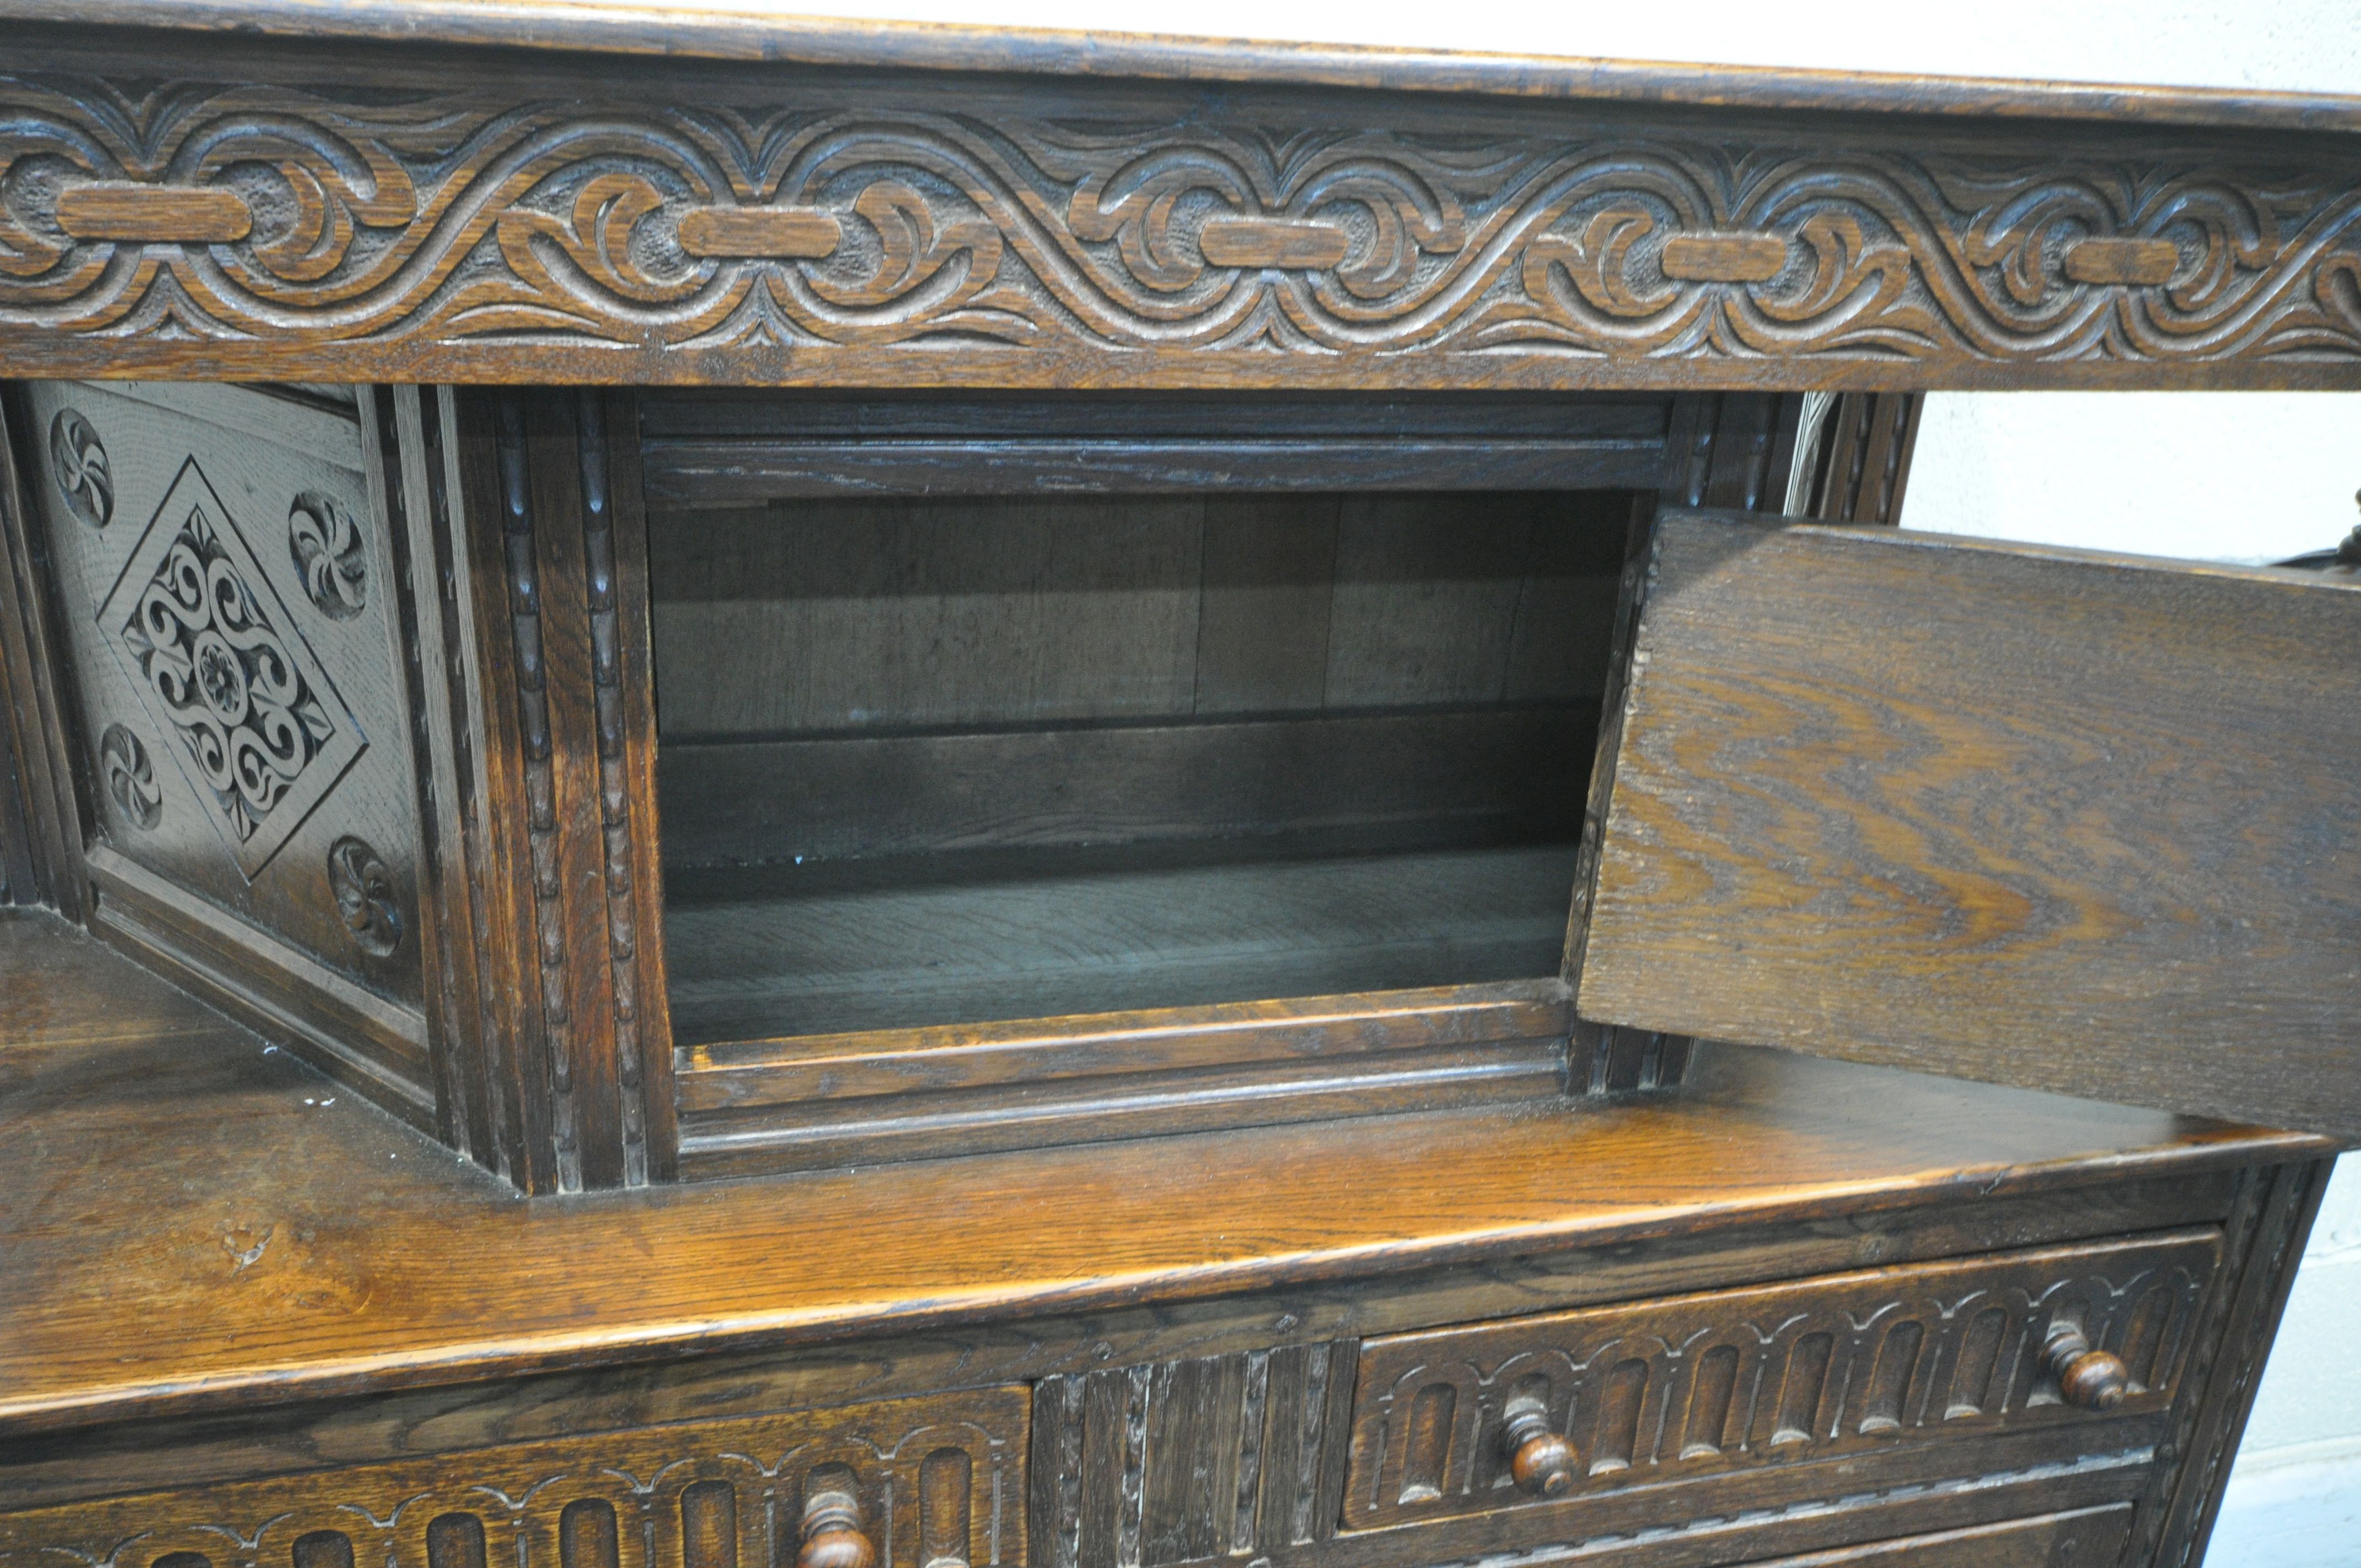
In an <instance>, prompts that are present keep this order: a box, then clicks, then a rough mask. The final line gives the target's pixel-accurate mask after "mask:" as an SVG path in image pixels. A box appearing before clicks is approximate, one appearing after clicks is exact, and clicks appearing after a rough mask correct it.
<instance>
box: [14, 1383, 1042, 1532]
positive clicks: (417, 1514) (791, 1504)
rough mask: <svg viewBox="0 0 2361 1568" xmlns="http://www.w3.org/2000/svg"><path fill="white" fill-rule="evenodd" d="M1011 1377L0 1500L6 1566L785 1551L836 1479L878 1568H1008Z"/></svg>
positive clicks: (1018, 1414)
mask: <svg viewBox="0 0 2361 1568" xmlns="http://www.w3.org/2000/svg"><path fill="white" fill-rule="evenodd" d="M1026 1426H1027V1408H1026V1396H1025V1390H1024V1389H1023V1388H1021V1387H1002V1388H992V1389H985V1390H982V1391H979V1392H974V1393H965V1394H953V1395H941V1396H935V1397H931V1398H918V1399H904V1400H896V1401H893V1402H889V1403H884V1404H875V1405H866V1406H860V1407H855V1408H852V1409H845V1410H833V1411H819V1412H815V1413H809V1414H805V1415H796V1416H772V1417H758V1418H753V1419H741V1420H724V1421H703V1422H691V1423H686V1424H684V1425H680V1426H669V1427H650V1428H645V1429H642V1430H640V1431H624V1432H611V1433H606V1434H602V1435H599V1436H596V1437H578V1438H568V1439H564V1440H561V1441H557V1442H538V1443H528V1444H518V1445H514V1446H510V1447H504V1448H493V1449H479V1450H477V1451H474V1452H472V1453H451V1454H440V1455H435V1456H433V1457H428V1458H420V1459H410V1460H404V1461H401V1462H399V1463H395V1464H371V1465H364V1466H358V1467H355V1468H351V1469H345V1470H334V1471H327V1472H322V1473H314V1474H310V1475H296V1476H289V1477H284V1478H280V1479H276V1480H267V1481H249V1482H241V1483H237V1484H235V1485H229V1486H214V1487H209V1488H205V1489H203V1490H200V1491H186V1492H162V1493H151V1494H148V1495H146V1496H141V1497H122V1498H116V1499H112V1500H108V1501H103V1502H88V1503H72V1504H67V1505H64V1506H61V1507H58V1508H34V1509H28V1510H26V1511H23V1512H19V1513H14V1514H5V1515H0V1564H5V1565H6V1568H66V1565H69V1564H77V1563H78V1564H82V1568H352V1565H354V1564H359V1565H360V1568H543V1565H544V1564H545V1565H548V1568H789V1565H790V1564H792V1563H795V1561H796V1552H797V1550H798V1547H799V1544H800V1539H801V1534H802V1530H803V1525H804V1513H805V1508H806V1507H807V1503H808V1502H809V1500H810V1499H811V1498H813V1497H817V1496H818V1495H819V1494H822V1493H825V1492H831V1491H834V1492H841V1493H843V1494H845V1495H847V1496H849V1497H851V1498H853V1499H854V1501H855V1503H856V1505H857V1528H858V1529H859V1530H860V1531H861V1533H862V1534H863V1535H865V1536H866V1537H867V1538H868V1539H869V1541H870V1543H871V1545H872V1547H873V1550H874V1552H875V1553H876V1555H875V1559H874V1561H875V1562H876V1563H877V1564H879V1568H993V1565H1004V1568H1021V1565H1022V1564H1023V1563H1024V1562H1025V1496H1024V1492H1025V1488H1024V1485H1023V1476H1022V1465H1023V1462H1024V1454H1025V1442H1026Z"/></svg>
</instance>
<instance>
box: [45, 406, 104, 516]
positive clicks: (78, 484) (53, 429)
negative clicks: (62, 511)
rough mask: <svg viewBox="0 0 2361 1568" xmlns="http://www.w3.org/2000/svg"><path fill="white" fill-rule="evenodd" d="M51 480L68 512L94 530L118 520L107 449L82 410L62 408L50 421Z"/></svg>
mask: <svg viewBox="0 0 2361 1568" xmlns="http://www.w3.org/2000/svg"><path fill="white" fill-rule="evenodd" d="M49 478H50V481H51V482H52V483H53V484H55V485H56V486H57V488H58V495H59V498H60V499H62V500H63V501H64V502H65V503H66V510H68V511H70V512H71V513H73V515H74V517H75V518H76V519H77V520H78V521H82V522H84V523H87V524H88V525H90V526H91V527H93V528H104V527H105V526H106V525H107V523H108V522H110V521H113V520H114V517H115V475H114V472H113V470H112V469H110V468H109V467H108V466H107V461H106V447H105V446H104V444H102V443H101V442H100V441H99V439H98V432H97V431H95V430H93V429H92V428H91V424H90V421H88V420H86V419H84V418H82V413H81V411H79V410H75V409H60V410H59V411H58V413H57V417H56V418H55V419H52V420H51V421H49Z"/></svg>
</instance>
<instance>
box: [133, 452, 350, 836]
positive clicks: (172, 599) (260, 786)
mask: <svg viewBox="0 0 2361 1568" xmlns="http://www.w3.org/2000/svg"><path fill="white" fill-rule="evenodd" d="M97 619H98V624H99V626H100V627H101V629H102V630H104V633H105V635H106V637H107V639H108V641H109V642H110V644H111V645H112V646H113V647H114V649H115V652H116V653H117V655H118V656H119V657H120V658H121V659H122V660H123V662H124V666H125V669H126V673H127V674H130V675H131V677H132V679H133V683H134V685H135V686H136V687H137V690H138V692H139V695H140V697H141V699H142V700H143V701H144V702H145V703H146V704H147V706H148V711H149V712H150V713H151V714H152V715H153V716H154V717H155V718H156V719H157V720H158V725H159V729H161V730H162V731H163V732H164V733H165V734H166V735H168V736H169V737H170V738H172V739H173V740H177V741H178V742H179V744H178V746H177V747H175V748H173V750H174V751H175V754H176V757H177V760H178V761H180V762H181V766H182V770H183V771H184V772H185V773H187V774H188V776H189V780H190V782H191V783H192V784H194V785H196V786H197V790H198V793H199V795H200V797H201V798H203V799H205V800H209V801H210V802H211V803H212V804H213V806H214V808H215V809H214V821H215V823H216V825H217V826H218V827H219V828H221V830H222V834H223V837H224V838H225V839H226V840H227V842H228V844H229V846H230V848H231V850H233V851H234V853H235V854H236V858H237V862H238V865H239V868H240V869H241V870H242V871H243V872H245V874H246V875H247V877H249V878H251V877H253V876H254V875H255V874H256V873H257V872H259V871H260V870H261V868H262V867H263V866H264V865H265V864H266V863H268V862H269V860H270V858H271V857H272V856H273V855H274V854H276V853H277V852H278V851H279V849H280V846H282V845H283V844H284V843H285V842H286V841H287V839H288V836H289V835H291V833H293V832H294V830H295V828H297V827H298V826H299V825H300V824H301V823H302V820H303V818H304V817H306V816H307V815H308V814H309V813H310V812H311V810H312V808H313V806H316V805H318V804H319V802H320V800H321V799H322V798H323V797H324V795H326V794H327V792H328V790H329V789H330V788H331V787H332V786H333V785H334V784H335V782H336V780H337V779H338V778H339V777H340V776H341V775H342V774H343V773H344V772H345V770H346V768H347V767H349V766H350V765H351V764H352V762H353V761H354V759H355V758H357V757H358V756H359V755H360V753H361V751H362V749H363V748H364V746H365V745H366V741H365V740H363V738H362V736H361V733H360V729H359V727H358V726H357V724H356V723H355V722H354V720H353V718H352V715H351V714H350V713H349V712H348V711H347V710H346V707H345V706H344V702H343V699H342V698H341V696H339V695H338V694H337V692H336V690H335V685H333V683H331V682H330V680H329V678H328V673H327V671H326V670H325V669H324V668H323V667H322V665H321V663H320V662H319V659H318V658H317V656H315V655H314V654H313V652H312V651H311V649H310V648H309V647H307V646H306V645H305V644H304V642H303V640H302V638H300V637H295V636H291V635H290V634H289V633H290V623H289V618H288V615H287V610H286V607H285V606H284V604H282V603H281V602H280V599H279V598H278V595H277V594H276V593H275V592H274V591H273V590H272V588H271V587H270V583H269V578H268V577H266V576H264V575H263V572H262V570H261V568H260V566H259V565H257V563H256V561H255V559H254V554H253V552H252V550H251V549H250V548H249V547H248V545H247V541H246V539H245V537H244V535H243V534H242V533H241V532H239V529H238V527H237V525H236V522H235V521H233V520H232V519H231V517H230V514H229V511H228V510H227V509H226V508H225V507H224V506H223V505H222V502H221V498H220V497H219V496H217V495H215V494H214V489H213V487H212V486H211V485H210V484H208V483H207V482H206V480H205V477H204V475H203V471H202V470H200V469H199V468H198V467H197V466H196V464H195V462H194V461H193V460H192V461H190V462H188V463H186V464H183V465H182V466H181V474H180V477H178V478H177V479H176V480H174V482H173V484H172V486H171V488H170V490H168V491H167V492H166V494H165V498H164V500H163V502H162V504H161V505H159V507H158V509H157V511H156V514H155V516H154V517H153V518H151V519H150V520H149V521H148V527H147V529H146V531H145V532H143V533H142V534H141V535H140V539H139V543H137V545H135V546H134V547H133V548H132V552H131V556H130V559H129V562H128V563H127V564H126V566H125V567H124V569H123V573H122V576H120V577H119V578H117V579H116V581H115V587H114V588H113V590H112V591H111V592H109V594H108V595H107V597H106V599H105V601H104V603H102V604H101V605H100V606H99V607H98V610H97Z"/></svg>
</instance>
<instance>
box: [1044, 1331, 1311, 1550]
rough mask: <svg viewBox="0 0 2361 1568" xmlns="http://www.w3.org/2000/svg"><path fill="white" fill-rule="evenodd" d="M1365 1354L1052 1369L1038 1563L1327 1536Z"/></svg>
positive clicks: (1293, 1350)
mask: <svg viewBox="0 0 2361 1568" xmlns="http://www.w3.org/2000/svg"><path fill="white" fill-rule="evenodd" d="M1290 1326H1291V1323H1290V1321H1289V1320H1286V1319H1282V1320H1281V1321H1280V1327H1281V1328H1282V1329H1284V1328H1287V1327H1290ZM1352 1353H1353V1347H1352V1345H1351V1343H1349V1342H1340V1343H1329V1344H1298V1345H1286V1346H1282V1347H1280V1348H1279V1349H1276V1350H1268V1351H1263V1350H1257V1351H1248V1352H1245V1353H1241V1354H1232V1355H1218V1356H1206V1357H1202V1358H1199V1359H1195V1360H1189V1361H1167V1362H1159V1363H1155V1364H1152V1365H1142V1366H1126V1367H1115V1368H1110V1369H1108V1370H1105V1371H1101V1372H1093V1373H1088V1374H1086V1375H1083V1376H1060V1377H1045V1378H1043V1379H1042V1380H1041V1381H1040V1382H1039V1383H1038V1384H1037V1385H1035V1392H1034V1400H1033V1423H1034V1426H1033V1487H1034V1490H1033V1498H1034V1503H1033V1519H1034V1548H1033V1556H1034V1561H1035V1562H1037V1563H1041V1564H1043V1565H1044V1568H1158V1565H1159V1564H1167V1563H1203V1562H1213V1561H1218V1560H1223V1559H1228V1558H1237V1559H1240V1560H1245V1559H1248V1558H1255V1557H1261V1556H1268V1555H1269V1554H1272V1553H1276V1552H1283V1551H1284V1550H1285V1549H1287V1548H1289V1547H1290V1546H1296V1545H1301V1544H1304V1543H1307V1542H1311V1541H1324V1540H1326V1539H1328V1538H1329V1537H1330V1536H1331V1535H1333V1534H1334V1532H1335V1520H1336V1487H1337V1485H1338V1484H1339V1482H1340V1481H1341V1480H1342V1479H1343V1472H1344V1460H1345V1452H1344V1450H1345V1444H1344V1431H1345V1396H1346V1395H1347V1394H1348V1393H1349V1391H1350V1387H1351V1378H1350V1374H1351V1369H1352Z"/></svg>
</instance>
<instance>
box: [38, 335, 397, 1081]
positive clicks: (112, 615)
mask: <svg viewBox="0 0 2361 1568" xmlns="http://www.w3.org/2000/svg"><path fill="white" fill-rule="evenodd" d="M23 407H24V410H25V411H26V413H27V415H28V416H29V418H28V423H29V424H30V425H31V426H32V427H33V428H32V430H30V431H28V435H29V436H30V437H31V439H29V440H28V441H27V443H26V444H27V445H28V446H30V447H31V448H32V452H33V467H34V469H35V472H34V473H33V474H32V475H31V476H30V482H29V484H28V488H29V489H30V490H31V492H32V497H33V505H34V506H35V507H36V508H38V510H39V511H40V513H41V521H42V522H43V524H44V525H45V526H44V529H43V532H44V536H45V539H46V543H47V545H48V552H49V574H50V578H51V581H50V584H49V587H50V593H51V595H52V600H51V602H52V603H53V604H54V606H55V609H56V614H57V618H58V620H59V622H60V625H61V627H62V630H63V638H62V641H63V642H64V644H65V648H64V652H65V653H66V655H67V658H68V661H69V663H70V666H71V681H70V685H71V691H72V695H73V698H74V700H73V701H72V702H71V705H70V707H71V712H70V714H69V719H70V724H69V732H70V733H72V734H75V735H77V736H78V737H79V742H80V748H81V751H82V756H81V766H82V770H83V776H84V778H85V780H86V785H85V799H86V801H87V803H88V810H89V812H90V817H91V819H90V821H89V822H88V823H87V825H86V828H85V829H84V830H86V831H87V832H88V833H89V834H90V836H91V837H92V838H93V840H94V843H93V850H92V851H91V853H92V857H93V858H92V866H93V874H94V875H96V876H98V877H99V878H101V880H102V881H103V882H105V883H108V885H109V886H111V887H112V889H113V891H114V893H115V898H114V899H113V900H112V902H110V901H109V900H107V899H106V898H105V897H104V895H103V896H102V898H101V902H100V912H101V913H100V918H101V919H102V921H103V922H106V923H108V924H109V926H110V928H115V929H117V930H118V931H119V932H121V933H128V934H130V935H131V937H132V939H133V940H135V941H137V942H139V943H140V944H142V945H149V946H161V947H164V948H170V949H171V951H172V953H173V956H174V961H175V962H176V963H177V964H178V966H179V972H182V973H183V974H184V975H186V976H188V977H189V978H192V979H193V980H194V981H196V982H197V983H199V984H200V986H201V988H203V989H207V990H208V991H209V992H210V993H212V994H215V995H221V994H223V993H224V992H236V993H239V994H240V995H241V996H242V998H243V999H244V1000H245V1001H247V1002H250V1003H253V1006H251V1007H248V1008H246V1009H243V1011H244V1012H245V1013H246V1014H247V1015H248V1016H249V1018H250V1019H251V1020H252V1021H255V1022H257V1023H258V1025H260V1026H262V1027H264V1028H265V1030H266V1032H268V1033H270V1034H272V1035H274V1036H278V1037H280V1038H282V1039H286V1040H289V1041H290V1042H291V1043H304V1044H306V1045H307V1046H308V1047H311V1048H313V1049H315V1050H316V1051H317V1052H319V1053H322V1054H323V1055H324V1058H334V1059H333V1061H331V1062H330V1065H332V1066H340V1067H344V1068H348V1069H350V1070H351V1071H352V1072H353V1073H355V1074H357V1075H358V1076H359V1080H361V1081H364V1082H366V1083H368V1085H369V1086H370V1088H371V1091H372V1092H376V1093H378V1094H379V1096H380V1098H387V1099H389V1101H390V1102H401V1106H400V1107H399V1108H401V1109H403V1110H404V1111H405V1113H411V1114H413V1115H416V1116H423V1114H424V1112H423V1103H424V1098H425V1091H424V1089H423V1079H424V1077H425V1072H424V1055H425V1048H424V1039H423V1036H424V1027H423V1020H422V1019H421V1018H420V1016H419V1014H418V1003H419V998H420V970H419V939H418V935H417V933H418V929H419V925H420V921H421V918H422V910H421V908H420V905H419V903H418V897H417V884H416V875H417V868H416V855H417V834H416V819H415V806H414V799H415V795H414V786H413V784H412V757H411V750H410V744H409V712H408V707H407V705H406V703H405V701H404V699H403V695H402V693H401V687H400V685H399V683H398V682H397V681H396V680H395V679H394V674H393V671H394V658H395V654H396V651H397V649H398V648H399V646H400V644H401V626H400V624H399V617H398V616H397V615H396V613H395V607H394V604H393V598H394V596H393V594H392V592H391V587H392V584H393V579H394V572H393V564H394V563H393V557H392V555H391V554H390V543H389V540H388V536H387V535H388V530H387V526H386V522H385V519H384V516H383V513H382V511H381V510H380V509H379V507H377V506H376V505H375V504H373V501H372V497H371V485H370V479H369V470H370V466H371V460H370V457H369V455H368V452H367V451H366V449H365V444H364V441H363V433H362V430H361V428H360V424H359V415H360V409H359V407H358V405H357V401H356V400H354V399H353V398H352V397H351V395H350V394H345V395H342V396H337V395H333V394H310V393H302V394H299V393H294V392H272V391H266V390H259V389H247V388H236V387H203V388H195V387H192V388H175V387H165V386H155V385H112V386H100V385H96V384H90V383H82V384H75V383H66V382H43V383H36V384H34V385H32V386H31V387H29V388H28V389H27V393H26V396H25V398H24V402H23ZM102 892H103V894H104V890H102ZM118 916H119V917H120V918H118ZM126 922H128V923H136V924H137V927H138V929H137V931H133V930H132V927H131V924H126ZM291 977H293V978H291ZM274 990H276V991H277V992H280V994H279V995H278V996H277V997H276V999H271V998H266V997H265V996H264V995H263V993H264V992H272V991H274Z"/></svg>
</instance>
